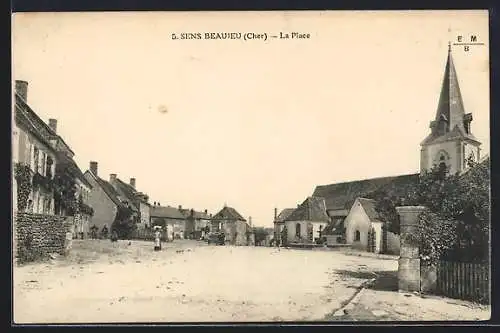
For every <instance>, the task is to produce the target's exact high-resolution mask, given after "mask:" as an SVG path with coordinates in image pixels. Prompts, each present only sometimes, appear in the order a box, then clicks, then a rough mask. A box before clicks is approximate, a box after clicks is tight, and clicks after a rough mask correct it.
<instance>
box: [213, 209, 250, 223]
mask: <svg viewBox="0 0 500 333" xmlns="http://www.w3.org/2000/svg"><path fill="white" fill-rule="evenodd" d="M213 219H214V220H217V219H231V220H237V221H243V222H246V219H245V218H244V217H243V216H241V214H240V213H238V212H237V211H236V209H234V208H232V207H224V208H222V209H221V210H220V211H219V212H218V213H217V214H215V215H214V217H213Z"/></svg>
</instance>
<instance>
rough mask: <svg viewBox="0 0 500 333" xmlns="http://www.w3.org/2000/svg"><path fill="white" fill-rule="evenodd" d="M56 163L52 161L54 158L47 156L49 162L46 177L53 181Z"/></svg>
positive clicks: (46, 167)
mask: <svg viewBox="0 0 500 333" xmlns="http://www.w3.org/2000/svg"><path fill="white" fill-rule="evenodd" d="M53 163H54V161H53V160H52V157H50V156H47V162H46V166H45V175H46V176H47V177H48V178H50V179H52V164H53Z"/></svg>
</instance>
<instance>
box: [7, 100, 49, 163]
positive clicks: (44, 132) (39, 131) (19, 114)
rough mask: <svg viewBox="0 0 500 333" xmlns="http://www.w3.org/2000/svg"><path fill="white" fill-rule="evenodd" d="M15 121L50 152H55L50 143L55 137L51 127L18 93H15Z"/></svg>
mask: <svg viewBox="0 0 500 333" xmlns="http://www.w3.org/2000/svg"><path fill="white" fill-rule="evenodd" d="M14 118H15V121H16V124H17V125H18V126H20V127H22V128H24V129H25V130H26V131H28V132H30V133H31V134H32V135H34V136H35V137H36V138H37V139H39V140H40V141H41V142H42V143H44V144H45V145H46V146H47V148H49V149H50V150H51V151H52V152H54V153H55V152H56V150H55V149H54V147H53V146H52V144H51V140H53V139H55V138H56V137H57V135H56V134H55V133H54V132H53V131H52V129H51V128H50V127H49V126H48V125H47V124H45V123H44V122H43V120H42V119H40V117H38V115H37V114H36V113H35V112H34V111H33V110H32V109H31V108H30V107H29V105H28V104H26V102H25V101H24V100H23V98H22V97H21V96H19V94H18V93H16V108H15V116H14Z"/></svg>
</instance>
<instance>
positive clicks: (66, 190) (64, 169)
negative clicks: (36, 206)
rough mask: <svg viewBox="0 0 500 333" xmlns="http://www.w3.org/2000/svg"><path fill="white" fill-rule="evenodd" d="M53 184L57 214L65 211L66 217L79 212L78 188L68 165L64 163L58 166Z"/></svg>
mask: <svg viewBox="0 0 500 333" xmlns="http://www.w3.org/2000/svg"><path fill="white" fill-rule="evenodd" d="M52 184H53V188H54V206H55V211H56V213H59V212H61V211H62V210H63V209H64V210H65V211H66V215H69V216H73V215H74V214H75V213H76V212H77V211H78V198H77V196H76V192H77V187H76V181H75V178H74V177H73V175H72V174H71V172H70V170H69V167H68V166H67V165H65V164H64V163H58V164H56V172H55V175H54V179H53V181H52Z"/></svg>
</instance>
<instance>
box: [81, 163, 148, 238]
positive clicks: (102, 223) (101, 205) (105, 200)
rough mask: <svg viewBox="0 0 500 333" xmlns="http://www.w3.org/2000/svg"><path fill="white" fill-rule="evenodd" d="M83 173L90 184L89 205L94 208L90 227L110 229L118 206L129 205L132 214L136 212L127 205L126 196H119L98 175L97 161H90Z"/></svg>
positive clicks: (136, 212) (132, 207) (100, 229)
mask: <svg viewBox="0 0 500 333" xmlns="http://www.w3.org/2000/svg"><path fill="white" fill-rule="evenodd" d="M84 175H85V178H86V179H87V181H88V182H89V183H90V184H91V185H92V190H91V192H90V196H89V202H90V206H91V207H92V208H93V209H94V216H93V217H92V226H91V228H92V227H94V226H95V227H96V228H97V229H98V232H99V233H100V232H101V231H102V230H103V229H104V227H105V228H106V229H107V230H108V231H110V230H111V226H112V224H113V222H114V221H115V218H116V217H117V213H118V210H119V209H120V208H125V207H129V208H130V209H132V211H133V215H137V214H138V210H137V208H135V210H134V206H132V205H129V204H128V202H127V199H126V198H124V197H120V194H119V193H118V192H117V191H116V190H115V188H114V187H113V185H111V184H110V183H109V182H107V181H106V180H104V179H102V178H101V177H99V173H98V163H97V162H95V161H91V162H90V167H89V170H87V171H85V173H84Z"/></svg>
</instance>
